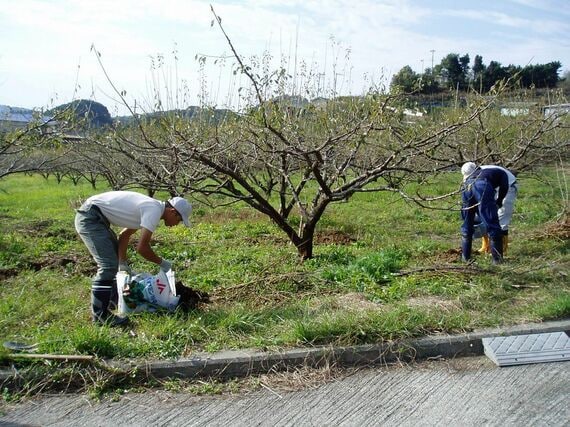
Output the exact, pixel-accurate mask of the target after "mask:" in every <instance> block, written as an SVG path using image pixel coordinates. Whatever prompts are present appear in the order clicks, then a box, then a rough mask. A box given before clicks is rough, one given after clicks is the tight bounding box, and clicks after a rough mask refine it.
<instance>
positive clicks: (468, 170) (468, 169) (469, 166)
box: [461, 162, 477, 181]
mask: <svg viewBox="0 0 570 427" xmlns="http://www.w3.org/2000/svg"><path fill="white" fill-rule="evenodd" d="M476 169H477V165H476V164H475V163H473V162H467V163H464V164H463V166H461V173H462V174H463V181H465V180H466V179H467V178H468V177H469V176H470V175H471V174H472V173H473V172H475V170H476Z"/></svg>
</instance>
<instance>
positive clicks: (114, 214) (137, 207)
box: [85, 191, 165, 233]
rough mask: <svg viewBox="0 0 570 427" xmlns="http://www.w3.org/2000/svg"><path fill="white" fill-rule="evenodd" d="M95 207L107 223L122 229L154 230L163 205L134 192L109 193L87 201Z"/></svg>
mask: <svg viewBox="0 0 570 427" xmlns="http://www.w3.org/2000/svg"><path fill="white" fill-rule="evenodd" d="M85 203H92V204H94V205H96V206H97V207H98V208H99V209H101V212H102V213H103V215H105V217H106V218H107V219H108V220H109V222H110V223H111V224H113V225H116V226H118V227H123V228H130V229H134V230H138V229H139V228H146V229H147V230H149V231H152V232H153V233H154V231H155V230H156V227H157V226H158V223H159V222H160V217H161V216H162V214H163V212H164V208H165V203H164V202H161V201H159V200H156V199H153V198H152V197H148V196H145V195H144V194H140V193H136V192H134V191H109V192H107V193H101V194H97V195H95V196H92V197H90V198H89V199H87V201H86V202H85Z"/></svg>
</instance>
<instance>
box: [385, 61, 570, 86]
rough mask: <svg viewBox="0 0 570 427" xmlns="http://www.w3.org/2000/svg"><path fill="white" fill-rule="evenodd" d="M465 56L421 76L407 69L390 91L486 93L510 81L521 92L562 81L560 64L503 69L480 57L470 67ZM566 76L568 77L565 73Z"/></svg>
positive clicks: (392, 84)
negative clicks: (504, 81) (486, 63)
mask: <svg viewBox="0 0 570 427" xmlns="http://www.w3.org/2000/svg"><path fill="white" fill-rule="evenodd" d="M469 64H470V58H469V55H468V54H465V55H463V56H460V55H459V54H457V53H450V54H448V55H447V56H445V57H444V58H443V59H442V60H441V62H440V63H439V64H437V65H435V66H434V67H433V69H431V68H427V69H426V70H424V71H423V72H422V73H416V72H415V71H414V70H413V69H412V67H410V66H409V65H406V66H405V67H403V68H402V69H401V70H400V71H398V72H397V73H396V74H394V76H393V77H392V81H391V88H392V89H396V88H398V89H399V90H401V91H403V92H408V93H409V92H415V93H422V94H432V93H437V92H441V91H446V90H450V89H451V90H462V91H465V90H468V89H472V90H475V91H477V92H479V93H487V92H488V91H489V90H491V88H492V87H493V86H494V85H495V84H497V83H498V82H500V81H502V80H506V79H510V80H511V81H512V82H513V83H514V84H515V85H518V86H519V87H520V88H531V87H534V88H538V89H540V88H554V87H556V86H557V85H558V84H559V82H560V81H561V80H564V79H561V78H559V76H558V73H559V71H560V68H561V67H562V64H561V63H560V62H559V61H553V62H549V63H547V64H536V65H526V66H524V67H521V66H519V65H508V66H503V65H501V63H500V62H497V61H491V62H490V63H489V65H485V64H484V63H483V57H482V56H480V55H475V60H474V61H473V65H472V66H470V65H469ZM567 74H568V73H567Z"/></svg>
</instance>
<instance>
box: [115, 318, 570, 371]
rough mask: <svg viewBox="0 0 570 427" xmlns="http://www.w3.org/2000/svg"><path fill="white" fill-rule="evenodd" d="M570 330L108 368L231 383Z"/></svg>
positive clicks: (462, 350) (477, 351)
mask: <svg viewBox="0 0 570 427" xmlns="http://www.w3.org/2000/svg"><path fill="white" fill-rule="evenodd" d="M567 330H570V319H565V320H559V321H552V322H544V323H533V324H526V325H519V326H514V327H509V328H498V329H487V330H482V331H478V332H474V333H467V334H460V335H446V336H430V337H425V338H419V339H409V340H401V341H393V342H388V343H381V344H372V345H358V346H350V347H332V346H322V347H313V348H297V349H291V350H285V351H282V352H261V351H255V350H251V351H249V350H239V351H222V352H218V353H210V354H197V355H195V356H193V357H191V358H187V359H178V360H174V361H155V362H146V363H142V364H137V363H110V365H111V366H113V367H116V368H120V369H128V370H130V369H133V368H136V369H137V370H138V371H139V372H141V373H144V374H145V375H147V376H149V377H154V378H200V377H201V378H204V377H217V378H232V377H244V376H248V375H252V374H260V373H268V372H271V371H278V370H284V369H288V368H298V367H306V366H310V367H322V366H327V365H329V366H330V365H336V366H362V365H370V366H374V365H381V364H387V363H392V362H396V361H412V360H426V359H431V358H445V359H449V358H455V357H466V356H481V355H483V354H484V352H483V344H482V339H483V338H490V337H497V336H508V335H527V334H536V333H547V332H561V331H567Z"/></svg>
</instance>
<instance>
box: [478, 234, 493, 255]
mask: <svg viewBox="0 0 570 427" xmlns="http://www.w3.org/2000/svg"><path fill="white" fill-rule="evenodd" d="M477 252H479V253H480V254H490V253H491V243H490V242H489V235H488V234H483V237H481V249H479V250H478V251H477Z"/></svg>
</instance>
